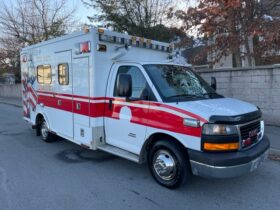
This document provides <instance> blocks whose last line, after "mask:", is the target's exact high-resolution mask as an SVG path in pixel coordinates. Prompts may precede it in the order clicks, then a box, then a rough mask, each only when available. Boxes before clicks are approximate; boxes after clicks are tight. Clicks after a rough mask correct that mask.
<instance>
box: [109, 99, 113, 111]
mask: <svg viewBox="0 0 280 210" xmlns="http://www.w3.org/2000/svg"><path fill="white" fill-rule="evenodd" d="M112 108H113V100H112V99H110V100H109V110H112Z"/></svg>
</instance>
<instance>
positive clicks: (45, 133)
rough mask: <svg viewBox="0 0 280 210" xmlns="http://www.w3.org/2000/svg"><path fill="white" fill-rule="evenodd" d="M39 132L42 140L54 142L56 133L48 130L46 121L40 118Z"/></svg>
mask: <svg viewBox="0 0 280 210" xmlns="http://www.w3.org/2000/svg"><path fill="white" fill-rule="evenodd" d="M40 134H41V139H42V140H43V141H44V142H54V141H56V139H57V137H56V135H54V134H52V133H51V132H49V129H48V126H47V123H46V121H45V120H44V119H43V120H42V122H41V124H40Z"/></svg>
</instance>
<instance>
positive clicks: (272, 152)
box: [269, 148, 280, 156]
mask: <svg viewBox="0 0 280 210" xmlns="http://www.w3.org/2000/svg"><path fill="white" fill-rule="evenodd" d="M269 155H275V156H280V150H279V149H274V148H270V149H269Z"/></svg>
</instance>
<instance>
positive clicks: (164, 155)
mask: <svg viewBox="0 0 280 210" xmlns="http://www.w3.org/2000/svg"><path fill="white" fill-rule="evenodd" d="M172 141H173V140H169V141H158V142H156V143H155V144H154V146H153V147H152V149H151V150H150V152H149V158H148V164H149V169H150V172H151V174H152V176H153V177H154V179H155V180H156V181H157V182H158V183H159V184H160V185H163V186H164V187H167V188H176V187H179V186H180V185H181V184H183V182H184V181H185V180H186V179H188V178H190V176H191V173H190V166H189V160H188V158H187V154H186V152H185V150H184V149H183V148H181V147H180V146H179V145H177V144H175V143H174V142H173V143H172Z"/></svg>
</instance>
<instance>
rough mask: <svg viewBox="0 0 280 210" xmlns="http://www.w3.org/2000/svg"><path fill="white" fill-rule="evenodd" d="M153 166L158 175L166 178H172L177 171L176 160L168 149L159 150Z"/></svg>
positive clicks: (166, 179) (167, 179)
mask: <svg viewBox="0 0 280 210" xmlns="http://www.w3.org/2000/svg"><path fill="white" fill-rule="evenodd" d="M153 167H154V170H155V172H156V173H157V175H158V176H159V177H160V178H161V179H163V180H165V181H169V180H172V179H173V178H174V177H175V175H176V172H177V167H176V162H175V160H174V158H173V157H172V155H171V154H170V153H169V152H168V151H166V150H159V151H157V152H156V153H155V155H154V158H153Z"/></svg>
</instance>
